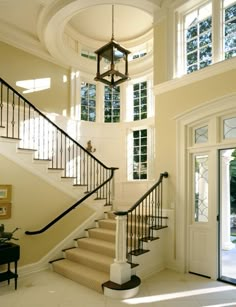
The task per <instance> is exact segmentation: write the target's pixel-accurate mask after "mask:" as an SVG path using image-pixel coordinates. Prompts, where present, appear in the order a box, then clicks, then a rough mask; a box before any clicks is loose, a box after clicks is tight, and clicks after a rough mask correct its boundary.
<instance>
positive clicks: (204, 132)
mask: <svg viewBox="0 0 236 307" xmlns="http://www.w3.org/2000/svg"><path fill="white" fill-rule="evenodd" d="M207 141H208V126H204V127H200V128H197V129H195V130H194V143H195V144H202V143H207Z"/></svg>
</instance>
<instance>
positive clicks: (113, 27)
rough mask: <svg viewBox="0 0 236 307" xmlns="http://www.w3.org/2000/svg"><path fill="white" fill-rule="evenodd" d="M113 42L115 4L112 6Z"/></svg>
mask: <svg viewBox="0 0 236 307" xmlns="http://www.w3.org/2000/svg"><path fill="white" fill-rule="evenodd" d="M111 39H112V40H114V4H112V37H111Z"/></svg>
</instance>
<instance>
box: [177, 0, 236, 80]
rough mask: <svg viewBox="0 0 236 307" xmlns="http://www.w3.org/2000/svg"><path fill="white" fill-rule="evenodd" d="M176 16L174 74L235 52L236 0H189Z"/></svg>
mask: <svg viewBox="0 0 236 307" xmlns="http://www.w3.org/2000/svg"><path fill="white" fill-rule="evenodd" d="M175 13H176V14H175V15H173V18H175V16H177V18H176V37H177V39H176V61H175V62H176V72H175V75H176V76H181V75H183V74H190V73H192V72H194V71H197V70H200V69H202V68H204V67H207V66H209V65H211V64H212V63H216V62H219V61H222V60H225V59H229V58H232V57H235V56H236V0H211V1H210V0H208V1H206V0H189V1H185V3H184V4H183V5H182V6H179V7H178V8H177V9H176V11H175Z"/></svg>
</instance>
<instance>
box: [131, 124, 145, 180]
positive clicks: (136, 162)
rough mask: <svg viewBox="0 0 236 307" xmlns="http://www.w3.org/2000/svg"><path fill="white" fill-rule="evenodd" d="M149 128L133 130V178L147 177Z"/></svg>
mask: <svg viewBox="0 0 236 307" xmlns="http://www.w3.org/2000/svg"><path fill="white" fill-rule="evenodd" d="M147 143H148V140H147V129H142V130H136V131H133V179H134V180H141V179H147V149H148V148H147V145H148V144H147Z"/></svg>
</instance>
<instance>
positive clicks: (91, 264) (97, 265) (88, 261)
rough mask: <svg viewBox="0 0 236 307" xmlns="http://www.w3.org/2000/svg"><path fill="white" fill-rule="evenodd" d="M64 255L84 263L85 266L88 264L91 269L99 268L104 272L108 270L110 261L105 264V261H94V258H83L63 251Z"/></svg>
mask: <svg viewBox="0 0 236 307" xmlns="http://www.w3.org/2000/svg"><path fill="white" fill-rule="evenodd" d="M65 257H66V258H67V259H69V260H71V261H74V262H78V263H80V264H84V265H85V266H88V267H90V268H92V269H97V268H99V270H100V271H103V272H106V273H109V272H110V265H111V263H112V262H111V263H107V264H105V263H101V262H98V261H96V259H89V258H85V257H82V256H78V255H72V254H69V253H66V252H65Z"/></svg>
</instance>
